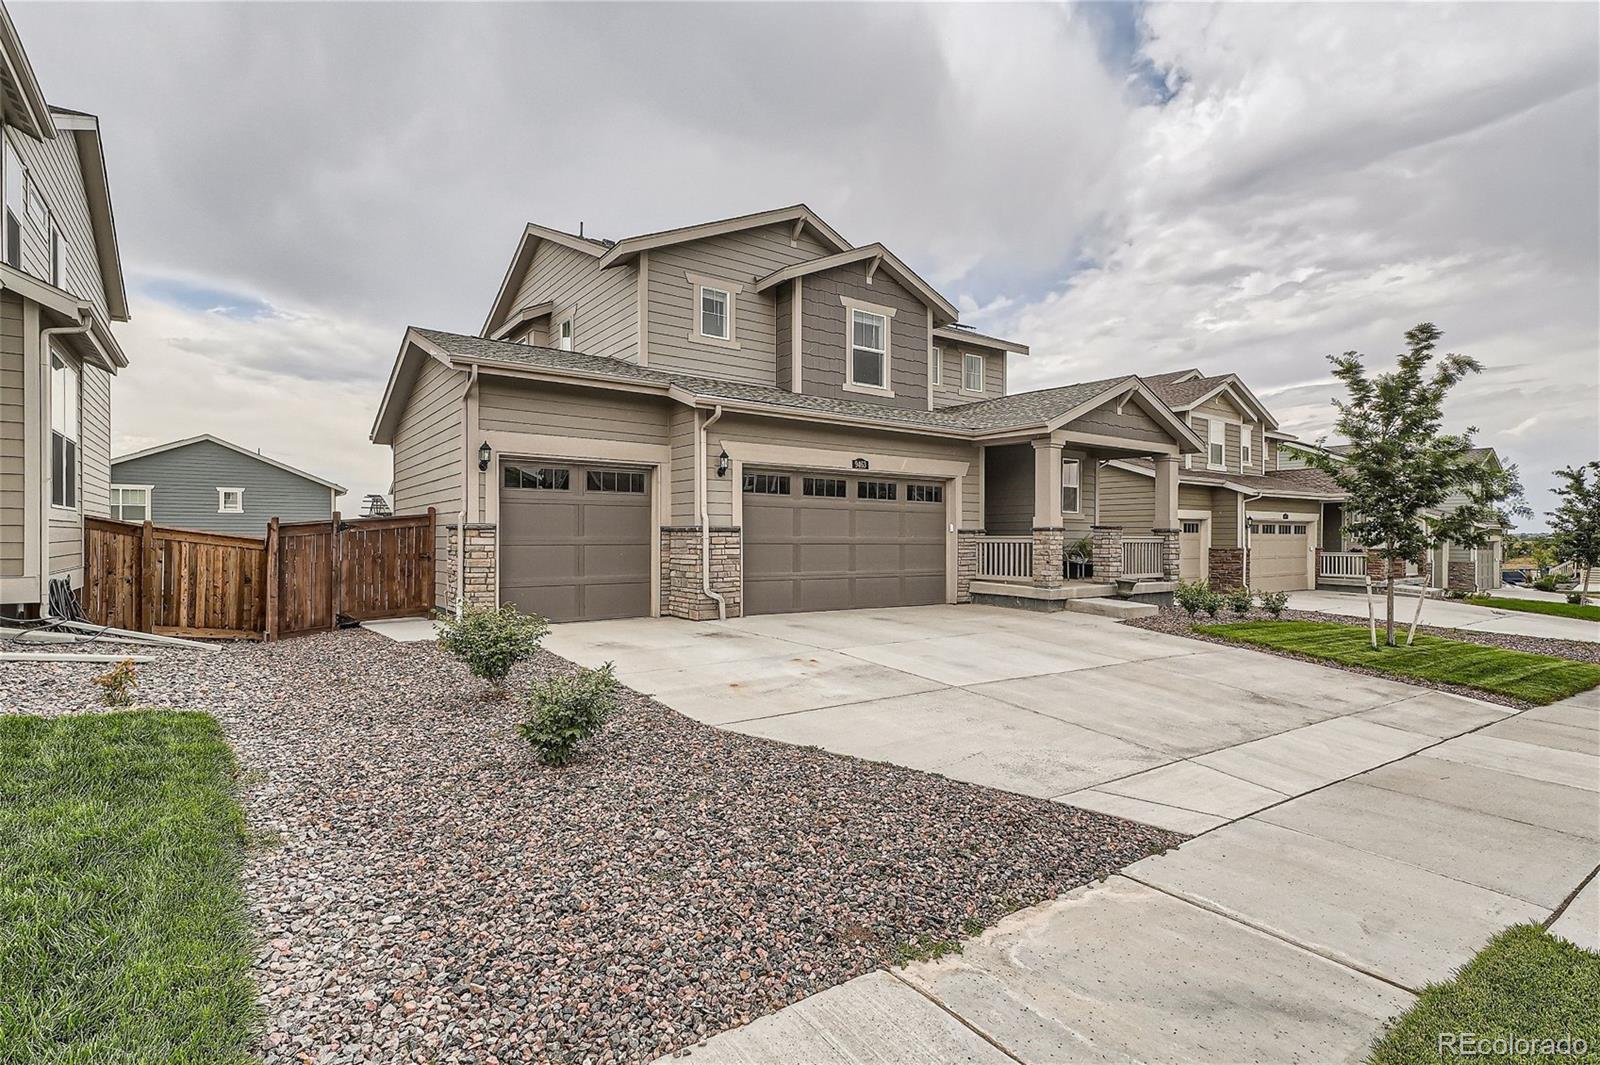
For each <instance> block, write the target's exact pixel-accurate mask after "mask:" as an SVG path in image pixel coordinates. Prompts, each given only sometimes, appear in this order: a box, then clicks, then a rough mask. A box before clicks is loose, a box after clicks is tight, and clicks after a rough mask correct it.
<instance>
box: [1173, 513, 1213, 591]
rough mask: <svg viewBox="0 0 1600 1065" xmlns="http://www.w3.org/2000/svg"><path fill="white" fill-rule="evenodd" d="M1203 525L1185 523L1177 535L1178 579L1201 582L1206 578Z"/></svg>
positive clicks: (1197, 522)
mask: <svg viewBox="0 0 1600 1065" xmlns="http://www.w3.org/2000/svg"><path fill="white" fill-rule="evenodd" d="M1203 525H1204V523H1203V522H1199V521H1185V522H1184V523H1183V527H1182V529H1181V530H1179V533H1178V577H1179V578H1180V579H1181V580H1186V581H1201V580H1205V577H1206V552H1205V534H1204V532H1203V531H1202V528H1203Z"/></svg>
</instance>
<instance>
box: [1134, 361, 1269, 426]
mask: <svg viewBox="0 0 1600 1065" xmlns="http://www.w3.org/2000/svg"><path fill="white" fill-rule="evenodd" d="M1145 380H1146V381H1149V382H1150V383H1151V384H1150V387H1151V388H1152V389H1153V390H1154V391H1155V393H1156V395H1158V396H1160V397H1161V399H1162V401H1163V402H1165V403H1166V405H1167V406H1169V407H1171V408H1172V409H1173V410H1184V411H1186V410H1193V409H1194V408H1195V407H1198V406H1199V405H1200V404H1202V403H1205V402H1206V401H1207V400H1209V399H1211V398H1212V397H1214V396H1218V395H1221V394H1223V393H1227V394H1228V397H1229V398H1230V399H1232V400H1233V401H1234V404H1235V406H1238V407H1239V408H1240V409H1244V408H1247V407H1248V408H1249V409H1250V410H1252V411H1254V412H1255V415H1256V420H1258V421H1261V422H1263V423H1265V425H1266V426H1267V428H1269V429H1275V428H1277V425H1278V420H1277V419H1276V418H1274V417H1273V416H1272V412H1271V411H1269V410H1268V409H1267V408H1266V405H1265V404H1264V403H1262V402H1261V401H1260V400H1259V399H1257V398H1256V394H1255V393H1254V392H1252V391H1250V389H1249V388H1248V387H1247V386H1246V385H1245V383H1244V382H1243V381H1241V380H1239V375H1238V374H1231V373H1230V374H1218V375H1217V376H1215V377H1206V376H1204V375H1202V374H1201V373H1200V371H1198V370H1181V371H1178V372H1177V373H1175V374H1157V375H1156V376H1155V377H1150V378H1146V379H1145ZM1202 417H1204V415H1202Z"/></svg>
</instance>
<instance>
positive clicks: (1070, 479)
mask: <svg viewBox="0 0 1600 1065" xmlns="http://www.w3.org/2000/svg"><path fill="white" fill-rule="evenodd" d="M1082 480H1083V463H1082V462H1081V461H1079V460H1078V459H1062V460H1061V513H1063V514H1077V513H1079V512H1080V511H1081V510H1082V509H1083V487H1082Z"/></svg>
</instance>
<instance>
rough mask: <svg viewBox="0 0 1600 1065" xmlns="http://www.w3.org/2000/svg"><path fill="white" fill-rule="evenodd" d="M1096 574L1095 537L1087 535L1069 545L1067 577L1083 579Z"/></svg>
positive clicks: (1074, 579)
mask: <svg viewBox="0 0 1600 1065" xmlns="http://www.w3.org/2000/svg"><path fill="white" fill-rule="evenodd" d="M1093 576H1094V537H1092V536H1085V537H1084V538H1083V539H1081V540H1078V541H1077V542H1075V543H1070V544H1068V545H1067V579H1068V580H1072V581H1081V580H1085V579H1087V578H1089V577H1093Z"/></svg>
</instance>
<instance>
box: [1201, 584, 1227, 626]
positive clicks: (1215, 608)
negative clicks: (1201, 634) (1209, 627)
mask: <svg viewBox="0 0 1600 1065" xmlns="http://www.w3.org/2000/svg"><path fill="white" fill-rule="evenodd" d="M1223 602H1224V600H1223V598H1222V593H1221V592H1214V591H1212V590H1211V588H1210V586H1209V585H1208V586H1207V587H1206V594H1205V596H1204V597H1203V598H1202V599H1201V600H1200V609H1201V611H1202V612H1204V613H1205V615H1206V616H1207V617H1209V618H1212V619H1215V618H1216V616H1217V615H1218V614H1220V613H1222V604H1223Z"/></svg>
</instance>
